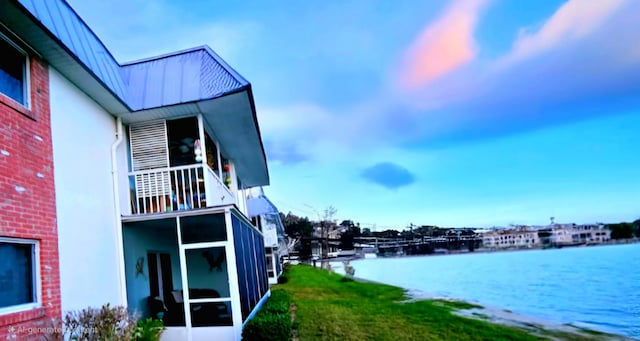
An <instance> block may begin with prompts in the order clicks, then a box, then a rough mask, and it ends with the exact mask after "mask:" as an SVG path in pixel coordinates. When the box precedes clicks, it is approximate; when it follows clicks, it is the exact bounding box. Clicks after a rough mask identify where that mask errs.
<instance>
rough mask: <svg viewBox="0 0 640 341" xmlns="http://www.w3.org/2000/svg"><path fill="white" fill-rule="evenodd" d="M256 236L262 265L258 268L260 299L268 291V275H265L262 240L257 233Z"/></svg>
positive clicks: (265, 266) (265, 261)
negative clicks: (260, 288) (260, 289)
mask: <svg viewBox="0 0 640 341" xmlns="http://www.w3.org/2000/svg"><path fill="white" fill-rule="evenodd" d="M256 234H257V235H258V247H259V250H261V252H260V253H258V257H259V258H260V263H261V264H262V266H261V267H260V280H261V281H262V291H261V294H262V295H261V298H262V296H264V295H265V294H266V293H267V291H268V290H269V275H268V273H267V255H266V254H265V244H264V238H263V237H262V236H260V234H259V233H256Z"/></svg>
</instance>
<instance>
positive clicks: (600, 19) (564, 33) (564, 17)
mask: <svg viewBox="0 0 640 341" xmlns="http://www.w3.org/2000/svg"><path fill="white" fill-rule="evenodd" d="M625 1H626V0H597V1H589V0H570V1H567V2H566V3H565V4H564V5H562V6H560V8H558V10H557V11H556V12H555V13H554V14H553V15H552V16H551V17H550V18H549V19H547V21H546V22H545V23H544V25H543V26H542V27H541V28H540V29H539V30H538V31H537V32H535V33H526V32H524V33H522V34H521V35H520V37H519V38H518V39H517V40H516V41H515V43H514V45H513V49H512V50H511V52H510V53H509V54H508V55H507V56H506V57H505V58H504V59H503V60H502V63H501V64H503V65H509V64H512V63H513V62H517V61H520V60H523V59H526V58H529V57H532V56H535V55H538V54H540V53H543V52H545V51H547V50H551V49H553V48H555V47H558V46H560V45H561V44H564V43H566V42H568V41H575V40H579V39H582V38H584V37H586V36H588V35H590V34H591V33H593V32H595V31H597V29H598V28H599V27H601V26H602V25H603V24H604V23H605V22H606V21H607V19H609V18H610V17H611V16H612V15H613V14H614V13H616V11H618V10H619V9H620V8H621V7H622V5H623V4H624V3H625Z"/></svg>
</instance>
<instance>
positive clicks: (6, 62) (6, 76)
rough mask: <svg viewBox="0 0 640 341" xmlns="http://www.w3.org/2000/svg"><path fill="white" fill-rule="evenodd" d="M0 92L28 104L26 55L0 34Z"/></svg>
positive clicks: (25, 104)
mask: <svg viewBox="0 0 640 341" xmlns="http://www.w3.org/2000/svg"><path fill="white" fill-rule="evenodd" d="M0 56H2V58H0V93H3V94H4V95H6V96H8V97H10V98H12V99H13V100H15V101H16V102H18V103H20V104H22V105H24V106H28V101H27V99H28V98H29V96H28V91H27V79H28V77H27V74H28V72H27V55H26V53H25V52H24V51H23V50H22V49H20V48H19V47H18V46H17V45H16V44H14V43H12V42H11V41H10V40H9V39H7V38H6V37H4V36H3V35H2V34H0Z"/></svg>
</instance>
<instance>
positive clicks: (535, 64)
mask: <svg viewBox="0 0 640 341" xmlns="http://www.w3.org/2000/svg"><path fill="white" fill-rule="evenodd" d="M585 6H586V7H585ZM589 6H591V7H589ZM583 18H584V20H585V21H588V20H591V22H588V23H583V22H582V20H583ZM587 19H588V20H587ZM639 21H640V2H633V1H631V2H626V3H621V2H620V1H617V0H606V1H603V2H602V3H600V2H597V3H596V2H589V1H584V2H581V3H580V4H576V3H575V2H574V1H573V0H572V1H569V2H567V3H565V4H564V5H562V6H560V7H558V9H557V10H556V11H555V12H554V13H553V14H552V15H551V16H550V17H549V18H548V19H546V20H544V21H543V22H544V25H543V26H542V27H541V28H540V29H539V30H537V31H535V32H533V33H530V34H522V35H521V36H520V37H519V38H517V39H516V40H515V41H514V43H513V46H514V47H513V49H512V50H511V51H509V52H507V53H506V54H505V55H504V56H502V57H498V58H496V59H494V60H482V61H474V62H473V63H470V64H469V65H468V66H466V67H465V68H463V69H461V70H458V71H456V72H454V73H453V74H452V75H448V76H447V77H445V78H443V79H441V80H439V81H438V82H437V83H435V84H426V85H425V86H422V87H421V88H419V89H416V90H414V91H413V93H410V94H405V95H404V96H399V97H398V98H396V99H393V100H394V101H396V103H391V104H390V105H389V107H391V108H396V109H395V110H388V111H387V113H386V115H387V116H388V117H394V118H395V119H397V120H399V121H401V122H402V121H407V122H408V124H405V125H404V126H403V127H400V128H396V127H394V126H389V127H388V129H392V130H394V132H393V134H395V135H396V136H398V139H399V140H401V141H404V142H408V143H409V144H412V145H415V146H418V147H425V146H436V147H444V146H447V145H451V144H456V143H467V142H473V141H478V140H485V139H492V138H496V137H502V136H505V135H511V134H518V133H521V132H526V131H531V130H536V129H542V128H545V127H550V126H555V125H559V124H566V123H571V122H577V121H581V120H585V119H589V118H592V117H596V116H602V115H613V114H618V113H627V112H630V111H631V110H636V108H637V107H638V106H639V105H640V98H639V97H638V96H637V93H638V92H639V91H640V48H636V47H637V46H640V26H638V25H637V22H639ZM613 37H615V38H613ZM522 46H526V47H522ZM518 51H523V52H518ZM514 56H516V57H514ZM507 61H508V62H509V63H511V64H509V65H508V66H509V67H503V66H504V65H506V64H505V63H506V62H507ZM406 127H410V129H407V128H406Z"/></svg>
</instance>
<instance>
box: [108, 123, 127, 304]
mask: <svg viewBox="0 0 640 341" xmlns="http://www.w3.org/2000/svg"><path fill="white" fill-rule="evenodd" d="M123 140H124V136H123V134H122V119H121V118H120V117H118V118H117V119H116V140H115V141H114V142H113V144H112V145H111V180H112V184H113V206H114V214H115V220H114V221H115V224H114V225H115V226H114V228H115V230H116V245H115V246H116V253H117V255H118V281H119V282H120V295H121V300H122V304H121V305H123V306H125V307H126V306H127V282H126V278H125V269H124V250H123V248H124V244H123V237H122V215H121V213H120V192H119V191H118V161H117V149H118V147H119V146H120V144H121V143H122V141H123Z"/></svg>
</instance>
